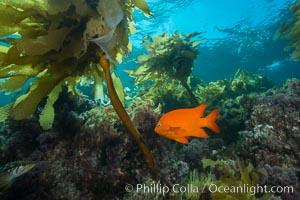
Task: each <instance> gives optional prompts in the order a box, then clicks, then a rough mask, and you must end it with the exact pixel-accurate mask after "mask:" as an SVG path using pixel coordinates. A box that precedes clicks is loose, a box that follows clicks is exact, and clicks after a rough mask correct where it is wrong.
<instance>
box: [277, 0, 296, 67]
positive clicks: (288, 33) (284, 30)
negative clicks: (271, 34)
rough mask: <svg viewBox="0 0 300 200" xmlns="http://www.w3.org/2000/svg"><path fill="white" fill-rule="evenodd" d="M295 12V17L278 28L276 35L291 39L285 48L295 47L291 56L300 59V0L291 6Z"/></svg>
mask: <svg viewBox="0 0 300 200" xmlns="http://www.w3.org/2000/svg"><path fill="white" fill-rule="evenodd" d="M290 10H291V11H293V12H294V18H293V19H290V20H289V21H288V22H286V23H285V24H284V25H283V26H282V27H281V28H279V29H278V31H277V33H276V37H281V38H286V39H290V40H291V42H290V43H289V45H288V46H287V47H286V48H285V49H286V50H290V49H293V53H292V54H291V58H292V59H293V60H295V61H298V60H300V0H298V2H297V3H295V4H293V5H292V6H291V7H290Z"/></svg>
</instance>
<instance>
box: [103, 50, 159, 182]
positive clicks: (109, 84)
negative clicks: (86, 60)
mask: <svg viewBox="0 0 300 200" xmlns="http://www.w3.org/2000/svg"><path fill="white" fill-rule="evenodd" d="M99 63H100V66H101V67H102V69H103V71H104V76H105V79H106V83H107V89H108V93H109V96H110V98H111V100H112V104H113V106H114V108H115V110H116V111H117V113H118V115H119V117H120V119H121V120H122V122H123V123H124V125H125V126H126V127H127V129H128V130H129V132H130V133H131V135H132V136H133V138H134V140H135V141H136V143H137V144H138V145H139V147H140V149H141V150H142V152H143V153H144V156H145V158H146V161H147V164H148V166H149V168H150V171H151V175H152V178H154V179H156V178H157V169H156V165H155V163H154V159H153V156H152V154H151V152H150V151H149V149H148V148H147V146H146V145H145V143H144V142H143V140H142V138H141V134H140V133H139V131H138V130H137V129H136V127H135V126H134V125H133V123H132V121H131V120H130V118H129V116H128V114H127V112H126V110H125V108H124V106H123V105H122V103H121V101H120V99H119V97H118V94H117V92H116V90H115V88H114V84H113V80H112V77H111V74H110V67H111V65H110V62H109V60H108V59H106V58H105V56H103V54H102V55H101V54H100V55H99Z"/></svg>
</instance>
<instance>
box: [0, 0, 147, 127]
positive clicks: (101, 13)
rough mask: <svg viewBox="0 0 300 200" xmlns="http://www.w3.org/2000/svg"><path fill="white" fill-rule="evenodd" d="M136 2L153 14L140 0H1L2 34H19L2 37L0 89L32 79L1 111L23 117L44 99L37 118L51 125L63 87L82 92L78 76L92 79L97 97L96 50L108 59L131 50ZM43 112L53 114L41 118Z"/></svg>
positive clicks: (8, 89)
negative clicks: (26, 89) (25, 89)
mask: <svg viewBox="0 0 300 200" xmlns="http://www.w3.org/2000/svg"><path fill="white" fill-rule="evenodd" d="M134 7H137V8H139V9H141V10H142V11H143V12H145V14H148V15H149V14H150V13H151V12H150V11H149V8H148V7H147V6H146V4H145V2H144V1H143V0H136V1H133V0H125V1H120V0H101V1H100V0H98V1H97V0H95V1H93V2H91V1H86V0H65V1H59V0H28V1H19V0H4V1H1V3H0V26H1V30H0V36H5V35H9V34H13V33H16V32H17V33H18V34H20V35H21V38H20V39H11V38H8V39H4V41H5V42H8V43H9V44H11V47H10V48H9V50H8V51H7V53H5V52H1V53H0V79H2V80H1V82H0V91H2V92H3V91H5V92H6V93H7V94H9V93H12V92H15V91H18V90H20V89H21V88H22V86H23V85H24V83H26V82H27V81H28V80H31V83H30V85H29V89H28V91H27V92H26V93H25V94H23V95H22V96H20V97H18V98H17V99H16V101H15V102H13V103H11V104H9V106H6V107H5V109H0V111H1V110H3V112H5V113H4V116H7V117H9V116H10V117H13V118H14V119H17V120H21V119H24V118H27V117H29V116H30V115H31V114H33V113H34V112H35V110H36V107H37V106H38V105H39V104H40V103H41V101H42V99H44V98H47V101H46V105H45V107H44V111H42V114H41V116H40V122H41V124H42V126H43V127H44V128H50V127H51V124H52V122H53V104H54V103H55V101H56V100H57V97H58V94H59V93H60V91H61V87H62V86H66V87H67V88H68V91H69V92H71V93H72V94H76V95H80V96H84V95H82V94H81V93H80V92H79V91H77V90H76V84H77V83H79V82H81V81H84V82H88V83H89V84H95V86H94V94H95V99H101V98H102V97H103V95H101V94H103V91H102V92H101V91H100V90H103V79H101V73H103V72H102V71H99V69H100V68H101V67H100V66H99V64H98V62H97V59H96V58H95V55H96V53H97V52H99V51H102V52H106V55H107V57H108V58H109V59H110V60H111V61H112V62H121V61H122V57H123V56H126V55H127V54H128V53H129V52H130V51H131V44H130V41H129V40H128V34H130V33H131V32H132V30H133V28H132V23H131V22H132V20H133V9H134ZM129 27H130V28H129ZM95 70H98V72H99V73H98V74H99V76H98V75H97V76H95V73H94V71H95ZM99 77H100V78H99ZM30 78H31V79H30ZM119 87H121V86H120V84H119ZM7 110H9V114H7ZM47 114H49V116H51V117H50V118H45V116H46V115H47ZM3 120H4V119H3Z"/></svg>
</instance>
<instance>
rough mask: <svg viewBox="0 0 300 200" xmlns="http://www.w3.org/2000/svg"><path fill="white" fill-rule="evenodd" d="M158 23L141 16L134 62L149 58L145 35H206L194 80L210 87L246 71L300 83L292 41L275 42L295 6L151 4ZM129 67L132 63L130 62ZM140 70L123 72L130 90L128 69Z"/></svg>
mask: <svg viewBox="0 0 300 200" xmlns="http://www.w3.org/2000/svg"><path fill="white" fill-rule="evenodd" d="M147 2H148V3H149V6H150V8H151V10H152V11H153V12H154V18H145V17H144V16H143V14H141V13H140V12H136V13H135V21H136V22H135V25H136V28H137V33H136V34H135V35H133V36H131V41H132V43H133V52H132V53H131V54H130V55H129V58H128V60H132V59H134V58H135V57H136V56H137V55H140V54H142V53H144V49H143V47H142V46H141V41H142V37H143V35H145V34H148V35H151V36H152V35H154V34H161V33H163V32H167V33H170V34H172V33H174V32H175V31H177V32H180V33H191V32H201V35H200V36H199V39H200V40H201V44H200V47H198V48H199V55H198V57H197V59H196V60H195V63H194V64H195V65H194V74H193V75H195V76H198V77H199V78H201V79H203V80H205V81H206V82H210V81H215V80H219V79H224V78H230V77H232V76H233V75H234V74H235V72H236V71H237V69H239V68H243V69H247V70H249V71H252V72H256V73H261V74H263V75H266V76H268V77H269V78H271V79H272V80H273V81H274V82H275V83H278V84H281V83H282V82H284V81H285V80H286V79H287V78H291V77H295V78H300V67H299V65H300V63H299V62H295V61H291V60H290V58H289V54H290V53H291V52H286V51H284V47H285V46H286V45H287V43H288V42H289V41H286V40H282V39H278V40H274V39H273V37H274V34H275V32H276V30H277V29H278V28H279V27H280V26H281V25H282V24H283V23H284V22H285V21H286V20H287V19H288V18H290V17H291V16H292V13H291V12H290V10H289V6H290V5H291V4H293V3H295V2H296V1H295V0H252V1H240V0H227V1H222V0H193V1H190V0H175V1H173V0H164V1H158V0H148V1H147ZM125 63H126V62H125ZM135 67H137V63H134V62H129V63H127V64H122V65H120V66H119V67H118V69H120V72H119V75H121V76H122V80H123V81H124V85H125V86H129V87H130V86H132V80H131V79H130V78H129V77H128V75H127V74H126V73H123V72H122V70H123V69H132V68H135Z"/></svg>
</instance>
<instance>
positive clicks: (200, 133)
mask: <svg viewBox="0 0 300 200" xmlns="http://www.w3.org/2000/svg"><path fill="white" fill-rule="evenodd" d="M206 107H207V105H206V104H202V105H200V106H197V107H195V108H187V109H178V110H173V111H170V112H168V113H166V114H164V115H163V116H162V117H161V118H160V120H159V121H158V123H157V125H156V127H155V132H156V133H158V134H159V135H162V136H164V137H166V138H169V139H172V140H175V141H177V142H180V143H183V144H187V143H188V137H190V136H193V137H200V138H208V137H209V136H208V135H207V133H206V132H205V130H204V129H203V128H204V127H206V128H209V129H211V130H212V131H214V132H215V133H220V129H219V127H218V125H217V124H216V122H215V121H216V119H217V118H218V116H219V111H218V110H217V109H215V110H213V111H212V112H211V113H209V114H208V115H207V116H206V117H203V114H204V111H205V108H206Z"/></svg>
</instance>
